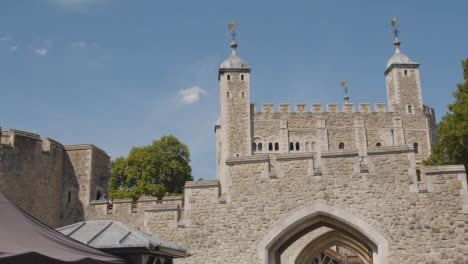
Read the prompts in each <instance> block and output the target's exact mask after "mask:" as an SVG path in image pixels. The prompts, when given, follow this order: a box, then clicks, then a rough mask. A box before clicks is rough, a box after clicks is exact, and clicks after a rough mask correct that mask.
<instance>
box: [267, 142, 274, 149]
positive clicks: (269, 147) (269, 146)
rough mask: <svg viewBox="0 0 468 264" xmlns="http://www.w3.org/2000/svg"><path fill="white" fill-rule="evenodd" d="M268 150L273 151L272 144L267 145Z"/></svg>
mask: <svg viewBox="0 0 468 264" xmlns="http://www.w3.org/2000/svg"><path fill="white" fill-rule="evenodd" d="M268 150H273V143H271V142H270V143H268Z"/></svg>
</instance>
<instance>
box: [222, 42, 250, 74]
mask: <svg viewBox="0 0 468 264" xmlns="http://www.w3.org/2000/svg"><path fill="white" fill-rule="evenodd" d="M231 48H232V54H231V57H229V58H228V59H227V60H225V61H223V63H221V66H220V67H219V68H221V69H250V68H249V65H248V64H247V62H245V61H243V60H242V59H241V58H239V57H238V56H237V54H236V48H237V43H236V42H234V41H233V42H232V43H231Z"/></svg>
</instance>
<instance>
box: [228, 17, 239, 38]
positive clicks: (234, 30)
mask: <svg viewBox="0 0 468 264" xmlns="http://www.w3.org/2000/svg"><path fill="white" fill-rule="evenodd" d="M228 28H229V30H230V31H231V32H229V33H228V36H229V35H231V36H232V41H234V42H236V36H237V35H239V33H238V32H237V31H239V28H238V27H236V21H235V20H233V21H232V24H229V26H228Z"/></svg>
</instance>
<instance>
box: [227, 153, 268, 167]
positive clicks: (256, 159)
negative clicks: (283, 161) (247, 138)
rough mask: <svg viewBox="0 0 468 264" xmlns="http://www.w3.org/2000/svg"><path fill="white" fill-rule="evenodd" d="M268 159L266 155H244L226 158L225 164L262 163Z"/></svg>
mask: <svg viewBox="0 0 468 264" xmlns="http://www.w3.org/2000/svg"><path fill="white" fill-rule="evenodd" d="M268 160H269V157H268V155H252V156H245V157H232V158H228V159H227V160H226V164H227V165H236V164H246V163H262V162H267V161H268Z"/></svg>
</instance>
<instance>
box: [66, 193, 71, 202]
mask: <svg viewBox="0 0 468 264" xmlns="http://www.w3.org/2000/svg"><path fill="white" fill-rule="evenodd" d="M67 201H68V202H71V192H70V191H68V200H67Z"/></svg>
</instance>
